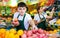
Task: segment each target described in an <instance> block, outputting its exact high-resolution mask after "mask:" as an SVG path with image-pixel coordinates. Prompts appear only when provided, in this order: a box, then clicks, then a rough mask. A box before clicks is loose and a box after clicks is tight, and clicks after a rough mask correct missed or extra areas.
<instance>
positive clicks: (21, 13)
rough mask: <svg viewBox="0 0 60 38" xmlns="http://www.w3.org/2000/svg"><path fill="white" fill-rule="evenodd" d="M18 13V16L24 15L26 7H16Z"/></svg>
mask: <svg viewBox="0 0 60 38" xmlns="http://www.w3.org/2000/svg"><path fill="white" fill-rule="evenodd" d="M18 12H19V13H20V15H24V13H25V12H26V7H18Z"/></svg>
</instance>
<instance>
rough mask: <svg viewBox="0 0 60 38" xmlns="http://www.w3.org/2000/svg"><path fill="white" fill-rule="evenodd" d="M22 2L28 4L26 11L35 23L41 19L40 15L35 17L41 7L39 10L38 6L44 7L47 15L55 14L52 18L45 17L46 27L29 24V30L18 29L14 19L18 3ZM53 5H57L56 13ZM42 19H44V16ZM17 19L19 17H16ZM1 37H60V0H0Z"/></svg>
mask: <svg viewBox="0 0 60 38" xmlns="http://www.w3.org/2000/svg"><path fill="white" fill-rule="evenodd" d="M20 2H23V3H25V4H26V5H27V7H28V11H26V13H27V14H29V15H30V16H31V18H32V21H33V22H34V24H35V20H37V21H39V19H38V17H36V18H35V15H36V14H37V12H38V11H39V9H40V8H38V11H37V7H38V6H40V7H41V8H44V10H43V11H44V12H45V13H46V15H47V16H50V15H52V14H53V15H52V18H51V19H47V18H46V19H45V20H46V23H45V24H47V25H46V29H42V28H38V27H39V26H38V27H37V26H36V27H37V28H38V29H32V26H31V25H30V24H29V25H30V26H29V27H28V30H22V29H19V30H18V31H17V30H16V26H15V27H14V25H13V24H12V21H13V16H14V14H15V13H16V12H17V11H18V9H17V8H18V3H20ZM22 6H23V5H22ZM53 7H55V9H54V13H51V11H52V10H53ZM22 8H23V7H22ZM43 15H45V14H43ZM47 16H45V17H47ZM27 18H28V17H27ZM28 19H30V18H28ZM28 19H27V20H28ZM41 20H44V18H42V19H41ZM16 21H17V19H15V22H16ZM21 24H22V23H21ZM32 24H33V23H32ZM26 26H27V25H26ZM26 26H25V27H26ZM40 26H41V25H40ZM33 27H34V26H33ZM43 27H45V26H43ZM0 38H60V0H0Z"/></svg>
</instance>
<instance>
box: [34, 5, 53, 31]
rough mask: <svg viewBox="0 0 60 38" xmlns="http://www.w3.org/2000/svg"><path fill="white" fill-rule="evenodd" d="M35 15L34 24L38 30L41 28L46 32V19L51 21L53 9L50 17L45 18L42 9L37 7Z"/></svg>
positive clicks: (45, 15)
mask: <svg viewBox="0 0 60 38" xmlns="http://www.w3.org/2000/svg"><path fill="white" fill-rule="evenodd" d="M37 12H38V13H37V14H36V15H35V17H34V20H35V24H36V25H37V27H38V28H42V29H44V30H46V26H47V24H46V19H51V18H52V16H53V12H54V8H53V9H52V11H51V13H50V16H47V14H46V13H45V12H44V7H40V6H38V8H37Z"/></svg>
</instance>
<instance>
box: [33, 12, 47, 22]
mask: <svg viewBox="0 0 60 38" xmlns="http://www.w3.org/2000/svg"><path fill="white" fill-rule="evenodd" d="M43 16H44V17H45V18H46V16H47V14H46V13H42V15H40V17H41V18H43ZM34 20H36V21H38V22H39V21H40V18H39V15H38V14H36V15H35V16H34Z"/></svg>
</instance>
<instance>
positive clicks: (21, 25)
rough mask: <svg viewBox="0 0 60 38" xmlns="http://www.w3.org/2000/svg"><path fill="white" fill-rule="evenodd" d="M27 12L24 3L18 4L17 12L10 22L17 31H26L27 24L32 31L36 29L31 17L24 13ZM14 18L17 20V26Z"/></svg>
mask: <svg viewBox="0 0 60 38" xmlns="http://www.w3.org/2000/svg"><path fill="white" fill-rule="evenodd" d="M27 10H28V9H27V6H26V4H25V3H23V2H20V3H18V12H16V13H15V14H14V16H13V22H12V23H13V24H14V26H15V27H16V29H17V30H19V29H22V30H28V27H29V24H30V25H32V27H33V29H37V27H36V26H35V24H34V22H33V20H32V18H31V16H30V15H29V14H27V13H26V11H27ZM16 18H17V19H18V21H17V24H16V22H15V21H14V19H16Z"/></svg>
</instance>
